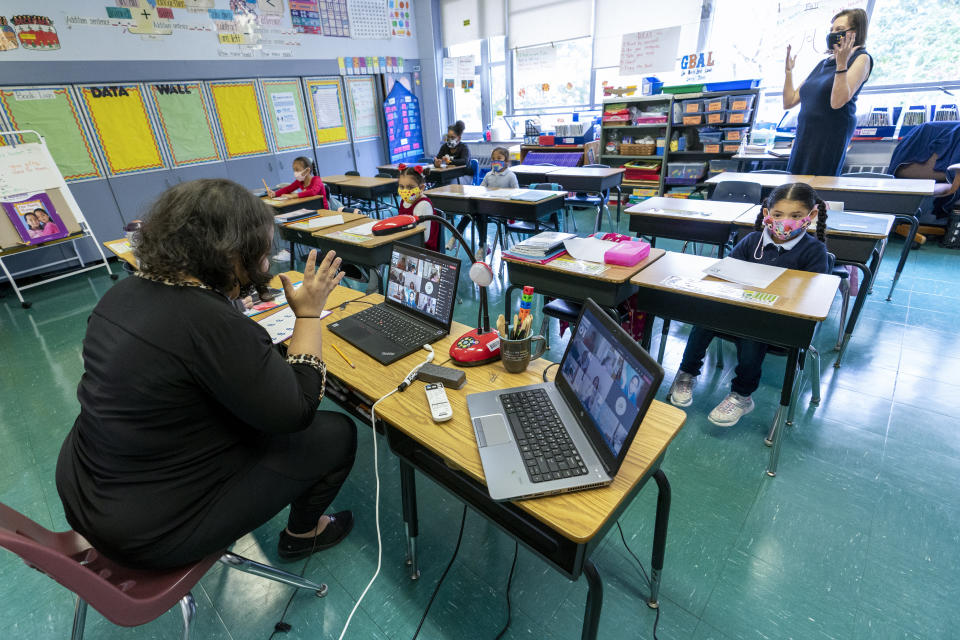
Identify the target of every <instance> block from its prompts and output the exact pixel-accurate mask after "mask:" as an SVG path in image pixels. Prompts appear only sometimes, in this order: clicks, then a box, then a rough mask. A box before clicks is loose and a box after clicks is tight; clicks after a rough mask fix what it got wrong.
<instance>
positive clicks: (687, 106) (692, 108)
mask: <svg viewBox="0 0 960 640" xmlns="http://www.w3.org/2000/svg"><path fill="white" fill-rule="evenodd" d="M680 110H681V111H683V113H684V115H686V114H688V113H700V112H701V111H703V100H684V101H682V102H681V103H680Z"/></svg>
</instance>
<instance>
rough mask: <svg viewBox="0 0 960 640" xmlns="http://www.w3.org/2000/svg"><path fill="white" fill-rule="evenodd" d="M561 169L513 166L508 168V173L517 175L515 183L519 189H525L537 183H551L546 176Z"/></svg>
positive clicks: (528, 165) (554, 167) (542, 166)
mask: <svg viewBox="0 0 960 640" xmlns="http://www.w3.org/2000/svg"><path fill="white" fill-rule="evenodd" d="M562 168H563V167H557V166H554V165H549V166H544V165H536V164H515V165H513V166H512V167H510V171H513V172H514V173H515V174H516V175H517V182H518V183H519V184H520V186H521V187H527V186H530V185H531V184H535V183H537V182H552V180H550V178H548V177H547V175H549V174H550V173H551V172H553V171H557V170H559V169H562Z"/></svg>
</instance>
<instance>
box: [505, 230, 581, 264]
mask: <svg viewBox="0 0 960 640" xmlns="http://www.w3.org/2000/svg"><path fill="white" fill-rule="evenodd" d="M574 235H575V234H573V233H561V232H559V231H543V232H541V233H538V234H537V235H535V236H531V237H529V238H527V239H526V240H524V241H523V242H519V243H517V244H515V245H513V246H512V247H511V248H510V253H513V254H516V255H518V256H527V257H532V258H543V257H545V256H547V255H550V254H551V253H553V252H554V251H556V250H557V248H562V247H563V241H564V240H566V239H568V238H573V237H574Z"/></svg>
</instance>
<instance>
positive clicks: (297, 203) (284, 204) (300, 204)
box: [261, 196, 323, 215]
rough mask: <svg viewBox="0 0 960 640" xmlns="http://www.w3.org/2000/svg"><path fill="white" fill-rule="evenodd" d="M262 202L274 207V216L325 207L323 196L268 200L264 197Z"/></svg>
mask: <svg viewBox="0 0 960 640" xmlns="http://www.w3.org/2000/svg"><path fill="white" fill-rule="evenodd" d="M261 200H263V202H264V203H265V204H268V205H270V206H271V207H273V209H274V215H278V214H281V213H289V212H290V211H296V210H297V209H312V208H317V209H320V208H322V207H323V196H307V197H306V198H268V197H266V196H264V197H263V198H261ZM308 203H313V204H312V205H310V204H308Z"/></svg>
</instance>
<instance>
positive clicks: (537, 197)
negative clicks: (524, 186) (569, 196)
mask: <svg viewBox="0 0 960 640" xmlns="http://www.w3.org/2000/svg"><path fill="white" fill-rule="evenodd" d="M555 195H557V192H556V191H537V190H535V189H530V190H528V191H524V192H522V193H518V194H516V195H513V196H510V199H511V200H519V201H521V202H540V201H541V200H546V199H547V198H552V197H553V196H555Z"/></svg>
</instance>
